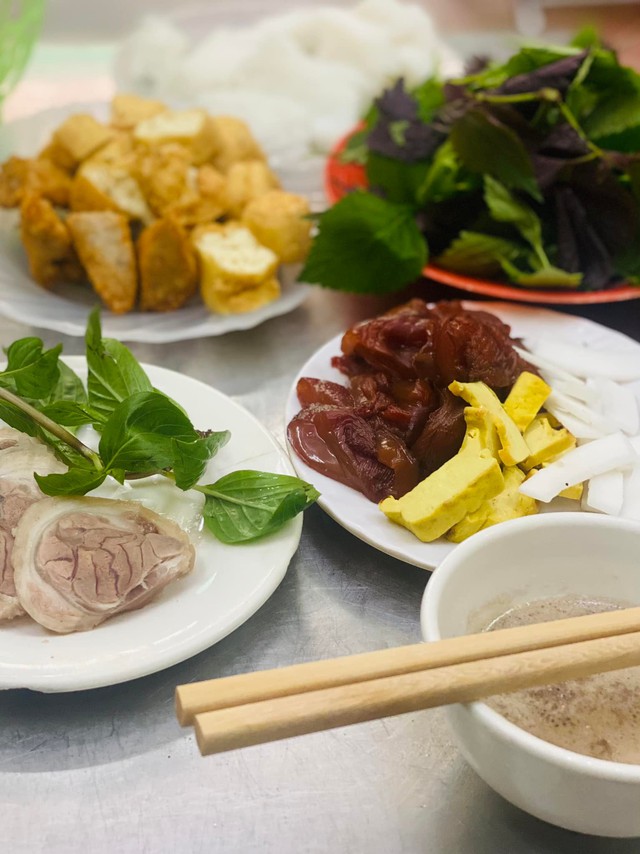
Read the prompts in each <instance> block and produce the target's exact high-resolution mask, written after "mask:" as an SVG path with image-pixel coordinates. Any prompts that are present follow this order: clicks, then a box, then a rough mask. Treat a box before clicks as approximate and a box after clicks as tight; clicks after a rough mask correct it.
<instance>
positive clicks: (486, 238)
mask: <svg viewBox="0 0 640 854" xmlns="http://www.w3.org/2000/svg"><path fill="white" fill-rule="evenodd" d="M526 251H527V250H524V252H523V247H522V246H518V245H517V244H516V243H513V242H512V241H511V240H505V239H504V238H502V237H494V236H493V235H490V234H480V233H478V232H475V231H461V232H460V234H459V235H458V237H456V239H455V240H454V241H453V242H452V243H451V244H450V245H449V246H448V247H447V248H446V249H445V251H444V252H443V253H442V254H441V255H439V256H438V257H437V258H435V259H434V261H435V263H436V264H438V265H439V266H440V267H444V268H445V269H446V270H454V271H455V272H458V273H466V274H467V275H474V276H491V275H494V274H496V273H501V272H502V269H503V266H502V262H503V261H504V260H505V259H506V260H515V259H517V258H520V257H521V256H522V255H523V254H525V253H526Z"/></svg>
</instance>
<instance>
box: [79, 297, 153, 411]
mask: <svg viewBox="0 0 640 854" xmlns="http://www.w3.org/2000/svg"><path fill="white" fill-rule="evenodd" d="M85 342H86V351H87V368H88V381H87V387H88V391H89V405H90V407H91V410H92V411H93V412H95V414H96V417H97V419H98V421H99V422H104V421H106V419H107V418H109V416H110V415H111V413H112V412H113V411H114V409H115V408H116V407H117V406H118V404H119V403H121V402H122V401H123V400H125V398H127V397H129V395H132V394H137V393H138V392H143V391H151V390H152V386H151V382H150V380H149V378H148V377H147V375H146V374H145V372H144V370H143V369H142V368H141V366H140V365H139V363H138V361H137V360H136V358H135V357H134V356H133V354H132V353H131V351H130V350H129V349H128V348H127V347H125V346H124V344H121V343H120V342H119V341H116V340H114V339H113V338H103V337H102V329H101V326H100V312H99V310H98V309H94V310H93V311H92V312H91V314H90V315H89V321H88V323H87V332H86V335H85ZM96 426H99V423H97V424H96Z"/></svg>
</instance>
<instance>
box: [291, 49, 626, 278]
mask: <svg viewBox="0 0 640 854" xmlns="http://www.w3.org/2000/svg"><path fill="white" fill-rule="evenodd" d="M478 65H479V66H480V67H479V68H478V69H477V70H475V72H474V73H469V74H468V76H466V77H464V78H463V79H459V80H449V81H447V82H444V83H443V82H439V81H438V80H435V79H431V80H427V81H426V82H425V83H423V84H422V85H421V86H419V87H418V88H416V89H413V90H410V91H409V90H407V88H406V87H405V85H404V83H403V81H402V80H400V81H398V82H397V83H396V84H395V85H394V86H393V87H392V88H390V89H389V90H387V91H386V92H384V93H383V94H382V96H381V97H380V98H378V100H376V101H375V103H374V104H373V106H372V107H371V109H370V110H369V112H368V114H367V116H366V118H365V121H364V127H363V128H362V129H361V130H360V131H359V132H357V133H356V134H354V135H353V136H352V137H351V138H350V140H349V142H348V144H347V146H346V148H345V150H344V151H343V153H342V157H343V159H345V160H347V161H351V162H356V163H361V164H363V165H364V167H365V170H366V180H367V186H368V188H369V190H368V191H365V190H358V191H355V192H353V193H351V194H349V195H347V196H346V197H344V198H343V199H341V200H340V201H339V202H338V203H337V204H336V205H335V206H334V207H332V208H331V209H329V210H328V211H326V212H325V213H323V214H322V215H321V216H320V217H319V221H318V224H319V233H318V235H317V237H316V239H315V241H314V244H313V247H312V250H311V253H310V255H309V257H308V260H307V263H306V266H305V268H304V270H303V271H302V273H301V276H300V278H301V279H302V280H304V281H308V282H317V283H319V284H322V285H325V286H326V287H330V288H335V289H338V290H345V291H355V292H360V293H386V292H390V291H394V290H398V289H400V288H401V287H402V286H404V285H406V284H408V283H409V282H411V281H413V280H414V279H416V278H418V277H419V276H420V272H421V270H422V268H423V267H424V265H425V264H426V262H427V258H428V257H429V256H430V257H431V260H432V262H433V263H434V264H436V265H438V266H440V267H443V268H446V269H448V270H453V271H456V272H460V273H464V274H468V275H474V276H479V277H502V278H503V279H505V278H506V279H507V280H508V281H510V282H512V283H514V284H517V285H521V286H524V287H538V288H539V287H543V288H572V289H579V290H598V289H601V288H606V287H608V286H611V285H612V284H615V283H616V282H617V281H621V280H625V281H627V282H629V283H633V284H636V285H640V75H639V74H637V73H636V72H635V71H633V70H632V69H630V68H626V67H624V66H622V65H620V63H619V62H618V60H617V57H616V55H615V53H614V52H613V51H612V50H609V49H607V48H605V47H603V46H601V45H600V44H599V43H598V41H597V38H596V37H595V36H594V34H592V33H591V34H589V33H584V34H582V35H581V36H579V37H578V38H577V39H576V40H575V41H574V43H573V44H572V45H571V46H568V47H552V46H529V47H523V48H522V49H521V50H520V51H519V52H518V53H516V54H515V55H514V56H512V57H511V58H510V59H509V60H508V61H507V62H506V63H504V64H502V65H486V64H484V63H478Z"/></svg>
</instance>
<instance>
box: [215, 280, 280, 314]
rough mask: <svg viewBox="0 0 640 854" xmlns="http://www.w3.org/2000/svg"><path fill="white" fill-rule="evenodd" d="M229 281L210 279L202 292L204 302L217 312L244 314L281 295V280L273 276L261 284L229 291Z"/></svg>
mask: <svg viewBox="0 0 640 854" xmlns="http://www.w3.org/2000/svg"><path fill="white" fill-rule="evenodd" d="M227 286H228V282H227V281H225V280H224V279H221V280H219V281H216V280H208V281H207V283H206V284H205V285H202V286H201V289H200V292H201V294H202V300H203V302H204V304H205V305H206V306H207V308H209V309H210V310H211V311H213V312H214V313H216V314H244V313H245V312H247V311H255V310H256V309H258V308H262V306H264V305H268V303H270V302H273V301H274V300H276V299H278V297H279V296H280V293H281V291H280V282H279V281H278V280H277V279H276V278H275V277H272V278H270V279H266V280H265V281H264V282H262V283H261V284H260V285H256V286H254V287H250V288H245V289H244V290H240V291H236V292H235V293H229V292H228V290H227Z"/></svg>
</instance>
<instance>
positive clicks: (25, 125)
mask: <svg viewBox="0 0 640 854" xmlns="http://www.w3.org/2000/svg"><path fill="white" fill-rule="evenodd" d="M76 113H89V114H91V115H93V116H95V118H97V119H98V120H99V121H106V120H107V119H108V113H109V105H108V104H107V103H90V104H73V105H71V106H68V107H55V108H52V109H50V110H43V111H42V112H39V113H35V114H34V115H32V116H28V117H27V118H23V119H17V120H16V121H13V122H8V123H7V124H5V125H3V126H2V128H0V161H4V160H5V159H7V158H8V157H10V156H11V155H17V156H20V157H32V156H34V155H35V154H36V153H37V152H38V151H39V150H41V149H42V148H43V147H44V145H45V144H46V142H47V141H48V140H49V139H50V138H51V134H52V133H53V131H54V130H55V129H56V127H58V126H59V125H60V124H61V123H62V122H63V121H64V120H65V119H66V118H68V117H69V116H70V115H73V114H76ZM294 167H295V164H294ZM277 171H278V174H279V177H280V179H281V181H282V185H283V187H285V188H286V189H287V190H291V192H301V193H306V191H307V189H308V176H306V174H305V173H300V171H299V170H297V171H296V170H295V168H294V169H290V170H289V171H287V167H286V166H284V168H282V169H280V168H279V169H278V170H277ZM18 219H19V217H18V212H17V211H15V210H3V209H0V314H1V315H3V316H4V317H8V318H9V319H10V320H15V321H17V322H19V323H26V324H27V325H29V326H36V327H38V328H40V329H51V330H53V331H54V332H61V333H63V334H65V335H73V336H79V337H81V336H83V335H84V333H85V329H86V326H87V317H88V315H89V312H90V311H91V309H92V308H94V307H95V305H96V304H97V302H98V298H97V297H96V295H95V293H94V292H93V290H92V289H91V288H90V287H89V286H88V285H84V284H67V285H61V286H59V287H56V289H55V290H47V289H45V288H43V287H42V286H40V285H38V284H37V283H36V282H35V281H34V280H33V279H32V278H31V276H30V274H29V270H28V267H27V260H26V256H25V252H24V249H23V247H22V244H21V242H20V235H19V228H18V225H19V223H18ZM297 273H298V265H286V266H283V267H281V268H280V272H279V278H280V283H281V286H282V293H281V296H280V297H279V298H278V299H276V300H274V301H273V302H270V303H268V304H267V305H264V306H262V308H258V309H256V310H254V311H249V312H244V313H241V314H229V315H225V314H214V313H212V312H211V311H209V310H208V309H207V308H206V306H204V305H203V303H202V301H201V300H200V299H199V298H195V297H194V298H193V299H192V300H191V301H190V302H189V303H187V304H186V305H185V306H183V307H182V308H181V309H179V310H177V311H171V312H148V311H146V312H141V311H131V312H128V313H127V314H114V313H113V312H111V311H107V310H104V311H103V312H102V328H103V332H104V334H105V335H106V336H108V337H111V338H117V339H118V340H119V341H139V342H141V343H150V344H153V343H162V344H167V343H169V342H171V341H186V340H192V339H195V338H207V337H212V336H218V335H225V334H226V333H227V332H236V331H242V330H245V329H253V328H254V327H256V326H259V325H260V324H261V323H264V322H265V321H267V320H270V319H271V318H273V317H279V316H280V315H283V314H288V313H289V312H290V311H293V310H294V309H296V308H297V307H298V306H299V305H301V304H302V302H304V300H305V299H306V298H307V296H308V295H309V292H310V287H309V286H308V285H303V284H299V283H298V282H297V281H296V277H297Z"/></svg>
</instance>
